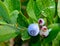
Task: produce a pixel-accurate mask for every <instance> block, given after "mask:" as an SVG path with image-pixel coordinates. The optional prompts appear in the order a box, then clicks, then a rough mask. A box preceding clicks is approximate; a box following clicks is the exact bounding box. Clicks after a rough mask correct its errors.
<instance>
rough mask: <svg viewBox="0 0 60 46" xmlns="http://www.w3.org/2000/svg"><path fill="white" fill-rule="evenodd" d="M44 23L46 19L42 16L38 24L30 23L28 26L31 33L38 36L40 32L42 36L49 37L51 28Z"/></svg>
mask: <svg viewBox="0 0 60 46" xmlns="http://www.w3.org/2000/svg"><path fill="white" fill-rule="evenodd" d="M44 24H45V21H44V20H43V19H42V18H40V19H39V20H38V24H36V23H33V24H30V25H29V27H28V33H29V35H31V36H37V35H38V34H40V36H44V37H47V36H48V35H49V32H50V31H51V29H48V28H47V27H46V26H44Z"/></svg>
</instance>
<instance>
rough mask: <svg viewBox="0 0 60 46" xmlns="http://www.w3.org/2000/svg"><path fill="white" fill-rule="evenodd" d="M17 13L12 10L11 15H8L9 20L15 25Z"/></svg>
mask: <svg viewBox="0 0 60 46" xmlns="http://www.w3.org/2000/svg"><path fill="white" fill-rule="evenodd" d="M18 14H19V12H18V11H17V10H14V11H13V12H12V13H11V14H10V20H11V23H12V24H16V23H17V17H18Z"/></svg>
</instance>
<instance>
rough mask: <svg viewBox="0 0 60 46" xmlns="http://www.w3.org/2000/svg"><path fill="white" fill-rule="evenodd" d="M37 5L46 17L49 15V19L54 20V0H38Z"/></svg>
mask: <svg viewBox="0 0 60 46" xmlns="http://www.w3.org/2000/svg"><path fill="white" fill-rule="evenodd" d="M36 3H37V6H38V8H39V10H40V12H41V14H42V15H43V16H44V17H47V18H48V19H49V21H53V17H54V14H55V2H54V0H44V1H43V0H36Z"/></svg>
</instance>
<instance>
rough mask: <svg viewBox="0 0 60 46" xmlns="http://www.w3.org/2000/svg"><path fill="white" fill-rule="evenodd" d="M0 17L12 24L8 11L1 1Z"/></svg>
mask: <svg viewBox="0 0 60 46" xmlns="http://www.w3.org/2000/svg"><path fill="white" fill-rule="evenodd" d="M0 17H2V18H3V20H4V21H6V22H8V23H10V19H9V13H8V9H7V7H6V6H5V5H4V4H3V2H1V1H0Z"/></svg>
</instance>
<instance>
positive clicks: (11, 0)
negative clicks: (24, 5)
mask: <svg viewBox="0 0 60 46" xmlns="http://www.w3.org/2000/svg"><path fill="white" fill-rule="evenodd" d="M20 3H21V2H20V0H4V4H5V5H6V6H7V7H8V8H9V10H10V12H11V11H13V10H18V11H20V10H21V7H20V5H21V4H20Z"/></svg>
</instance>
